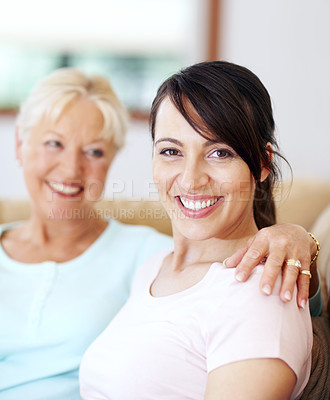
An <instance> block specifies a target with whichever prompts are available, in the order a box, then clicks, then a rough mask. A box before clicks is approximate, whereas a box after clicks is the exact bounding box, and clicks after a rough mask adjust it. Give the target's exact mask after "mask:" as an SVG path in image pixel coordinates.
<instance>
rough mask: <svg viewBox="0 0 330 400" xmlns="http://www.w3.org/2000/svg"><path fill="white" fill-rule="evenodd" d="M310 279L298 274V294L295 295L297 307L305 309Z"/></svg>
mask: <svg viewBox="0 0 330 400" xmlns="http://www.w3.org/2000/svg"><path fill="white" fill-rule="evenodd" d="M309 285H310V278H309V276H307V275H303V274H300V275H299V278H298V294H297V304H298V307H301V308H305V307H306V303H307V299H308V293H309Z"/></svg>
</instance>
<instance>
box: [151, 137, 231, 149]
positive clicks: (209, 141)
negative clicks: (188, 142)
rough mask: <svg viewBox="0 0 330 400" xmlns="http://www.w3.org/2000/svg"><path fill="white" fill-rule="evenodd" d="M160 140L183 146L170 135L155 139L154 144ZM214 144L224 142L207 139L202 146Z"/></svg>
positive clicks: (160, 141)
mask: <svg viewBox="0 0 330 400" xmlns="http://www.w3.org/2000/svg"><path fill="white" fill-rule="evenodd" d="M162 142H170V143H174V144H176V145H177V146H183V143H182V142H180V140H177V139H173V138H171V137H165V138H161V139H158V140H156V142H155V145H156V144H159V143H162ZM214 144H224V143H220V142H216V141H214V140H207V141H206V142H205V143H204V144H203V147H208V146H212V145H214Z"/></svg>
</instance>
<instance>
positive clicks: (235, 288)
mask: <svg viewBox="0 0 330 400" xmlns="http://www.w3.org/2000/svg"><path fill="white" fill-rule="evenodd" d="M261 272H262V269H259V271H258V272H256V273H253V275H252V276H251V277H250V279H249V280H248V281H247V282H245V283H244V284H242V283H239V282H232V283H231V284H230V285H227V286H228V288H226V294H225V300H224V301H223V302H222V304H219V306H217V307H216V308H215V311H214V312H213V315H211V316H209V317H208V321H209V322H208V329H207V333H206V354H207V370H208V372H210V371H212V370H213V369H215V368H217V367H220V366H223V365H226V364H229V363H232V362H235V361H242V360H247V359H256V358H278V359H281V360H283V361H284V362H285V363H286V364H288V366H289V367H290V368H291V369H292V370H293V371H294V372H295V374H296V376H297V385H300V386H302V387H303V385H305V384H306V382H307V380H308V376H309V370H310V362H311V360H310V353H311V347H312V327H311V320H310V315H309V310H308V309H306V310H301V309H298V307H297V305H296V302H295V301H291V302H289V303H283V302H282V301H281V300H280V298H279V290H280V279H279V280H278V281H277V282H276V286H275V288H274V292H273V294H272V295H271V296H263V295H262V294H261V293H260V291H259V281H260V275H261Z"/></svg>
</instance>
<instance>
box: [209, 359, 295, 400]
mask: <svg viewBox="0 0 330 400" xmlns="http://www.w3.org/2000/svg"><path fill="white" fill-rule="evenodd" d="M295 382H296V376H295V374H294V372H293V371H292V369H291V368H290V367H288V365H287V364H286V363H285V362H284V361H282V360H279V359H276V358H265V359H251V360H245V361H239V362H235V363H231V364H228V365H225V366H223V367H220V368H216V369H215V370H213V371H211V372H210V373H209V375H208V379H207V386H206V392H205V397H204V400H232V399H235V400H285V399H289V398H290V395H291V393H292V391H293V388H294V385H295Z"/></svg>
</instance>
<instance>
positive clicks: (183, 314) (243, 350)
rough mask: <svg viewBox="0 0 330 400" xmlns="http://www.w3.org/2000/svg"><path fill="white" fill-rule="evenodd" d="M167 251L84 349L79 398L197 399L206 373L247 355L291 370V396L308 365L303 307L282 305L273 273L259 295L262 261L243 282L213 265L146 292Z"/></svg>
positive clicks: (307, 330) (143, 270)
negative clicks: (171, 289) (267, 291)
mask: <svg viewBox="0 0 330 400" xmlns="http://www.w3.org/2000/svg"><path fill="white" fill-rule="evenodd" d="M167 254H168V251H166V252H161V253H159V254H158V255H156V256H153V257H152V258H151V259H150V260H148V261H147V262H146V263H145V264H144V265H143V266H142V267H141V268H140V269H139V270H138V272H137V274H136V277H135V280H134V283H133V287H132V293H131V296H130V298H129V300H128V301H127V303H126V305H125V306H124V307H123V309H122V310H121V311H120V312H119V314H118V315H117V316H116V317H115V318H114V320H113V321H112V322H111V323H110V325H109V326H108V327H107V328H106V330H105V331H104V332H103V333H102V334H101V335H100V336H99V337H98V338H97V339H96V340H95V342H94V343H93V344H92V345H91V346H90V347H89V349H88V350H87V352H86V353H85V355H84V357H83V360H82V363H81V368H80V387H81V395H82V397H83V399H88V400H91V399H98V400H100V399H111V400H132V399H134V400H148V399H150V400H158V399H171V400H185V399H192V400H194V399H196V400H201V399H203V398H204V392H205V388H206V381H207V374H208V373H209V372H210V371H212V370H213V369H215V368H217V367H220V366H222V365H225V364H228V363H231V362H235V361H239V360H245V359H252V358H279V359H282V360H283V361H285V362H286V363H287V364H288V365H289V366H290V368H292V370H293V371H294V372H295V374H296V376H297V382H296V386H295V388H294V392H293V394H292V397H291V399H295V398H297V397H298V396H299V394H300V393H301V391H302V390H303V388H304V386H305V385H306V383H307V380H308V377H309V373H310V366H311V347H312V327H311V321H310V315H309V310H308V307H307V308H306V309H305V310H299V309H298V307H297V305H296V302H295V301H291V302H290V303H286V304H284V303H283V302H282V301H281V300H280V298H279V296H278V293H279V288H280V279H278V281H277V283H276V286H275V290H274V294H273V295H271V296H268V297H266V296H263V295H262V294H261V293H260V291H259V282H260V275H261V273H262V269H263V267H262V266H259V267H257V268H256V269H255V271H254V273H253V274H252V276H251V277H250V279H249V280H248V281H247V282H246V283H244V284H243V283H239V282H236V281H235V279H234V269H227V268H225V266H224V265H223V264H221V263H214V264H212V265H211V267H210V269H209V271H208V272H207V274H206V275H205V276H204V278H203V279H202V280H201V281H199V282H198V283H197V284H195V285H194V286H192V287H190V288H189V289H186V290H184V291H182V292H179V293H175V294H172V295H169V296H164V297H153V296H151V294H150V285H151V283H152V282H153V280H154V279H155V277H156V275H157V273H158V271H159V268H160V266H161V263H162V260H163V258H164V257H165V256H166V255H167Z"/></svg>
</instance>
